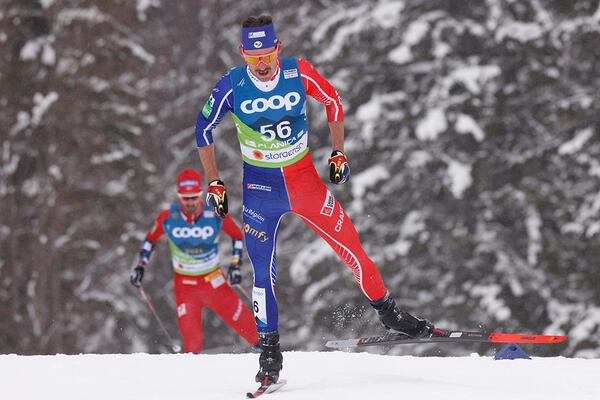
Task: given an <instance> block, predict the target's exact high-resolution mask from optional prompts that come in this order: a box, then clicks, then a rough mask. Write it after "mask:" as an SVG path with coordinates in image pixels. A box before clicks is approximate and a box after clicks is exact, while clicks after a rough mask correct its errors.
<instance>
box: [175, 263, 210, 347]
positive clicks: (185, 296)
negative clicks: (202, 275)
mask: <svg viewBox="0 0 600 400" xmlns="http://www.w3.org/2000/svg"><path fill="white" fill-rule="evenodd" d="M199 281H200V279H199V278H197V277H187V276H183V275H179V274H175V303H176V304H177V322H178V323H179V331H180V332H181V336H182V337H183V342H184V344H185V349H184V351H185V352H186V353H200V351H202V309H203V308H204V304H203V303H202V302H201V301H199V297H200V296H197V294H198V293H195V292H197V291H198V290H199V283H200V282H199Z"/></svg>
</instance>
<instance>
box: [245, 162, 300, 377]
mask: <svg viewBox="0 0 600 400" xmlns="http://www.w3.org/2000/svg"><path fill="white" fill-rule="evenodd" d="M289 211H290V202H289V198H288V195H287V190H286V187H285V181H284V179H283V174H282V172H281V169H280V168H258V167H253V166H251V165H249V164H244V229H243V230H244V237H245V240H246V250H247V252H248V257H249V258H250V262H251V263H252V268H253V270H254V288H253V290H252V308H253V311H254V320H255V321H256V325H257V331H258V337H259V339H260V344H261V348H262V353H261V354H260V358H259V366H260V369H259V371H258V373H257V374H256V380H257V382H277V380H278V379H279V371H281V368H282V365H283V357H282V354H281V351H280V349H279V334H278V332H277V327H278V319H279V317H278V309H277V301H276V298H275V280H276V256H275V245H276V243H277V231H278V228H279V222H280V221H281V217H282V216H283V214H285V213H286V212H289Z"/></svg>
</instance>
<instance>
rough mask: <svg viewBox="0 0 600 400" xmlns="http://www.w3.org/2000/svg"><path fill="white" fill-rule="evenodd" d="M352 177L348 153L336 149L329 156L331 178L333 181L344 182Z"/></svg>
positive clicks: (336, 182)
mask: <svg viewBox="0 0 600 400" xmlns="http://www.w3.org/2000/svg"><path fill="white" fill-rule="evenodd" d="M349 177H350V165H348V159H347V158H346V155H345V154H344V153H342V152H341V151H339V150H335V151H333V152H332V153H331V157H329V180H330V181H331V182H333V183H335V184H336V185H337V184H340V183H344V182H346V181H347V180H348V178H349Z"/></svg>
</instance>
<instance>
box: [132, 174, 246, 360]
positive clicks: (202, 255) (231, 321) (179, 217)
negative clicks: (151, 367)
mask: <svg viewBox="0 0 600 400" xmlns="http://www.w3.org/2000/svg"><path fill="white" fill-rule="evenodd" d="M177 193H178V196H179V200H180V203H179V204H172V205H171V206H170V207H169V209H167V210H163V211H162V212H161V213H160V214H158V217H157V218H156V221H155V222H154V225H153V226H152V229H151V230H150V232H148V234H147V235H146V238H145V239H144V242H143V243H142V247H141V249H140V257H139V261H138V264H137V266H136V267H135V268H134V269H133V271H132V273H131V278H130V280H131V283H132V284H133V285H134V286H139V285H140V284H141V282H142V278H143V276H144V269H145V266H146V264H147V263H148V260H149V257H150V255H151V253H152V251H153V249H154V246H155V244H156V243H157V242H158V240H159V239H160V238H161V237H162V236H163V235H165V234H167V236H168V238H169V246H170V248H171V258H172V264H173V270H174V275H175V301H176V304H177V320H178V322H179V329H180V331H181V335H182V336H183V340H184V342H185V351H186V352H191V353H199V352H200V351H201V350H202V309H203V308H204V307H208V308H210V309H211V310H213V311H214V312H215V313H216V314H217V315H219V316H220V317H221V318H222V319H223V320H224V321H225V322H226V323H227V324H228V325H229V326H231V327H232V328H233V329H234V330H235V331H236V332H237V333H238V334H239V335H240V336H242V337H243V338H244V339H246V341H247V342H248V343H250V344H251V345H257V343H258V337H257V333H256V324H255V323H254V318H253V316H252V313H251V312H250V311H249V310H248V308H247V307H246V305H245V304H244V302H243V301H242V300H241V299H240V298H239V297H238V295H237V294H236V293H235V291H234V290H233V289H232V288H231V286H230V285H229V284H231V285H237V284H239V283H240V282H241V279H242V275H241V273H240V268H239V267H240V265H241V262H242V248H243V241H242V239H243V234H242V231H241V230H240V228H239V227H238V226H237V224H236V223H235V222H234V221H233V219H232V218H231V217H230V216H229V215H228V216H227V217H226V218H224V219H222V218H218V217H217V216H216V215H215V213H214V212H213V210H212V209H211V208H208V209H206V210H205V207H204V205H205V203H204V202H203V201H202V175H200V174H199V173H198V172H196V171H194V170H193V169H186V170H184V171H183V172H181V173H180V174H179V176H178V177H177ZM221 231H223V232H225V233H226V234H227V235H229V237H231V239H232V240H233V259H232V263H231V265H230V266H229V269H228V271H227V280H226V279H225V276H224V274H223V272H222V271H221V268H220V267H219V248H218V238H219V234H220V232H221ZM227 281H228V282H229V284H227Z"/></svg>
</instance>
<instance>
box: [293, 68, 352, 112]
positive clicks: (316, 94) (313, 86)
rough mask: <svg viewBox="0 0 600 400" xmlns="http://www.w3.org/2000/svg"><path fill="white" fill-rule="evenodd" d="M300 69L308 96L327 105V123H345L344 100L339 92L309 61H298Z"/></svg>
mask: <svg viewBox="0 0 600 400" xmlns="http://www.w3.org/2000/svg"><path fill="white" fill-rule="evenodd" d="M298 67H299V69H300V75H301V76H302V82H303V83H304V90H305V92H306V94H307V95H309V96H311V97H313V98H315V99H316V100H317V101H319V102H320V103H323V104H324V105H325V109H326V110H327V121H329V122H330V123H331V122H334V121H344V110H343V109H342V100H341V99H340V95H339V94H338V92H337V90H335V88H334V87H333V86H332V85H331V83H329V82H328V81H327V80H326V79H325V78H323V77H322V76H321V75H320V74H319V72H317V70H316V69H315V67H313V66H312V64H311V63H309V62H308V61H305V60H302V59H298Z"/></svg>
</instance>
